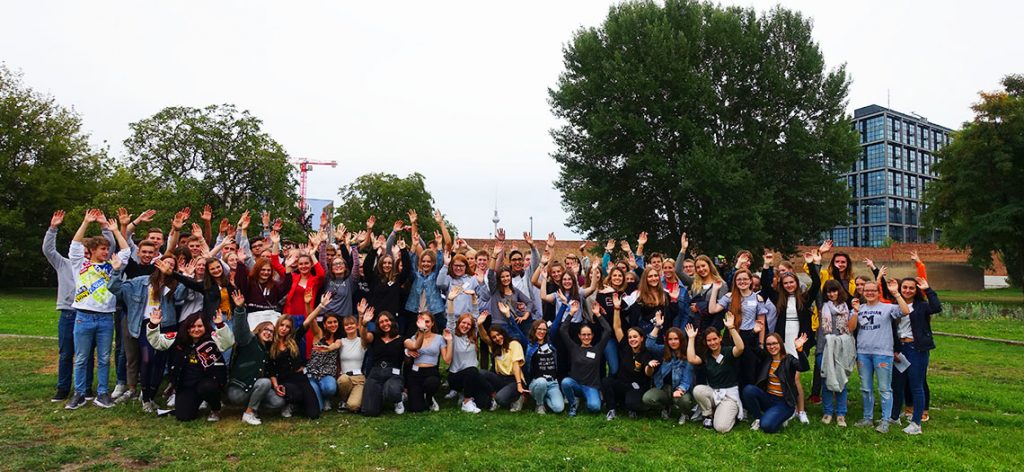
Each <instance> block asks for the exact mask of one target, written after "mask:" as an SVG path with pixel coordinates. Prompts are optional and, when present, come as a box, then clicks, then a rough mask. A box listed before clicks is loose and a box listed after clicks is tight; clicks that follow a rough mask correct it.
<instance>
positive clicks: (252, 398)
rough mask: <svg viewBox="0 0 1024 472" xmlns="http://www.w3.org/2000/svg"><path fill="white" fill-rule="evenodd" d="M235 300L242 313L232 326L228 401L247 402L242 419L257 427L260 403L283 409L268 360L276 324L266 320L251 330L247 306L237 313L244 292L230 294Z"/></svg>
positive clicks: (242, 300) (242, 403)
mask: <svg viewBox="0 0 1024 472" xmlns="http://www.w3.org/2000/svg"><path fill="white" fill-rule="evenodd" d="M231 298H232V299H233V300H234V302H235V307H236V308H235V310H236V316H240V317H241V318H239V319H238V320H236V321H235V324H234V326H232V333H233V334H234V336H235V348H234V352H235V354H234V355H233V356H231V371H230V373H231V375H230V376H229V378H228V390H227V394H228V401H229V402H231V403H234V404H236V405H245V413H242V422H244V423H246V424H251V425H253V426H257V425H259V424H261V423H262V421H260V419H259V417H258V416H257V415H256V414H257V412H258V411H259V409H260V406H263V405H266V406H267V407H270V408H283V407H284V405H285V402H284V398H282V397H280V396H278V395H277V393H276V392H274V388H273V385H271V382H270V378H268V377H267V363H268V362H269V360H270V345H271V343H273V342H274V324H273V323H271V322H269V321H264V322H262V323H260V324H258V325H256V329H254V330H252V331H249V323H247V322H246V321H245V317H244V316H243V315H244V313H245V311H244V310H245V309H244V308H242V311H241V312H238V311H237V310H238V307H243V306H244V305H245V297H244V296H243V295H242V292H240V291H238V290H235V291H234V292H232V293H231Z"/></svg>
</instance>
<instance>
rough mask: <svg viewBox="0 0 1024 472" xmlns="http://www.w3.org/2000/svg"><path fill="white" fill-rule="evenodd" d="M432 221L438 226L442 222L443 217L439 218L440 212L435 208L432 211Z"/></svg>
mask: <svg viewBox="0 0 1024 472" xmlns="http://www.w3.org/2000/svg"><path fill="white" fill-rule="evenodd" d="M434 221H436V222H437V224H438V225H440V224H441V222H443V221H444V216H441V211H440V210H438V209H437V208H435V209H434Z"/></svg>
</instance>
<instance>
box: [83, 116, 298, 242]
mask: <svg viewBox="0 0 1024 472" xmlns="http://www.w3.org/2000/svg"><path fill="white" fill-rule="evenodd" d="M262 124H263V123H262V121H261V120H260V119H258V118H256V117H255V116H252V114H250V113H249V112H248V111H238V109H237V108H235V106H234V105H211V106H208V107H206V108H202V109H199V108H191V107H168V108H164V109H163V110H160V111H159V112H158V113H156V114H155V115H153V116H151V117H149V118H146V119H143V120H141V121H138V122H135V123H131V124H130V125H129V126H130V128H131V130H132V135H131V136H130V137H128V139H126V140H125V141H124V146H125V149H126V150H127V152H128V157H127V159H126V162H125V165H124V167H123V168H121V169H119V170H118V171H116V172H115V173H113V174H112V176H111V179H110V181H109V187H110V188H111V189H112V190H113V191H112V192H111V193H108V194H105V195H99V196H97V200H96V204H97V205H99V206H101V207H104V208H106V207H108V206H110V207H112V206H117V205H124V206H128V205H131V208H129V210H130V211H132V212H133V213H136V214H137V213H139V212H141V211H142V210H145V209H148V208H153V209H156V210H157V212H158V216H157V221H156V222H155V223H157V226H160V227H162V228H164V229H167V222H168V221H169V220H170V218H171V217H172V216H173V214H174V211H175V210H177V209H180V208H182V207H186V206H191V207H192V209H193V221H195V220H197V219H198V215H199V210H200V209H201V207H202V205H203V204H209V205H210V206H211V207H212V209H213V212H214V216H215V218H219V217H222V216H223V217H228V218H229V219H230V220H231V222H232V223H234V222H235V221H237V218H238V216H239V215H240V214H241V213H242V212H243V211H245V210H253V211H254V213H253V217H254V218H253V221H254V222H258V221H259V219H258V218H257V216H258V213H255V212H258V211H262V210H267V211H270V212H271V214H272V215H273V216H274V217H280V218H281V219H282V220H284V222H285V232H286V233H289V234H292V235H297V234H299V232H300V218H301V212H300V211H299V209H298V206H297V201H298V198H299V197H298V193H297V191H296V187H297V183H296V180H295V178H294V177H293V175H292V171H293V170H294V169H293V167H292V166H291V164H289V163H288V154H287V153H286V152H285V150H284V147H283V146H281V144H280V143H278V142H277V141H275V140H274V139H273V138H272V137H270V135H269V134H267V133H266V132H264V131H263V130H262ZM215 227H216V224H215ZM255 229H256V230H258V228H255ZM254 233H255V231H250V234H254Z"/></svg>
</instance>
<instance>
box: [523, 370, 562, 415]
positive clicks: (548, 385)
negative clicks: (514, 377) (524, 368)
mask: <svg viewBox="0 0 1024 472" xmlns="http://www.w3.org/2000/svg"><path fill="white" fill-rule="evenodd" d="M530 396H532V397H533V399H534V400H535V401H536V402H537V406H540V405H544V406H546V407H548V409H549V410H551V412H552V413H561V412H562V410H564V409H565V397H563V396H562V390H561V389H560V388H559V387H558V381H557V380H548V379H545V378H544V377H537V378H535V379H533V381H531V382H530Z"/></svg>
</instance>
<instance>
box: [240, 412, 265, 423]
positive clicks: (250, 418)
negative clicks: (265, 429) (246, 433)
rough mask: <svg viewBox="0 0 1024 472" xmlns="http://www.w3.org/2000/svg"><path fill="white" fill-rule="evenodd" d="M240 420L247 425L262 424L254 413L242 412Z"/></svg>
mask: <svg viewBox="0 0 1024 472" xmlns="http://www.w3.org/2000/svg"><path fill="white" fill-rule="evenodd" d="M242 422H243V423H245V424H248V425H253V426H259V425H261V424H263V422H262V421H260V419H259V418H257V417H256V414H255V413H242Z"/></svg>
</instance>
